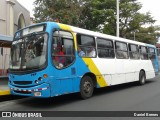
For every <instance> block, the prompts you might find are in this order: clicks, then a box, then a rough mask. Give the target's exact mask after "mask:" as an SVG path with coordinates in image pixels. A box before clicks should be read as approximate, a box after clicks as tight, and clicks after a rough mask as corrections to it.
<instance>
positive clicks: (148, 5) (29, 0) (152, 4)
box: [17, 0, 160, 25]
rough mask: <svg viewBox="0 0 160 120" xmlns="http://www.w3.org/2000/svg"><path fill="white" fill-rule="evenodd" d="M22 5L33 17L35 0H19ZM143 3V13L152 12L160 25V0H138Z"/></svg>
mask: <svg viewBox="0 0 160 120" xmlns="http://www.w3.org/2000/svg"><path fill="white" fill-rule="evenodd" d="M17 1H18V2H19V3H20V4H21V5H23V6H24V7H25V8H26V9H28V10H29V11H30V15H31V17H33V13H34V12H33V9H34V5H33V2H34V1H35V0H17ZM138 2H140V3H141V4H142V6H143V7H142V9H141V10H140V12H141V13H146V12H150V13H151V16H152V17H153V18H154V19H155V20H157V22H156V23H155V25H160V0H138Z"/></svg>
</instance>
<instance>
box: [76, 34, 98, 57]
mask: <svg viewBox="0 0 160 120" xmlns="http://www.w3.org/2000/svg"><path fill="white" fill-rule="evenodd" d="M77 43H78V55H79V56H80V57H91V58H92V57H96V47H95V46H96V45H95V38H94V37H93V36H87V35H81V34H77Z"/></svg>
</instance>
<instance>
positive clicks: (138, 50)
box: [128, 43, 140, 60]
mask: <svg viewBox="0 0 160 120" xmlns="http://www.w3.org/2000/svg"><path fill="white" fill-rule="evenodd" d="M130 45H135V46H137V54H138V58H131V57H130V52H132V51H130ZM128 52H129V58H130V59H131V60H140V49H139V45H137V44H133V43H128ZM132 53H136V52H132Z"/></svg>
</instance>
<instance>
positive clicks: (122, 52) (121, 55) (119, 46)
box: [115, 42, 128, 59]
mask: <svg viewBox="0 0 160 120" xmlns="http://www.w3.org/2000/svg"><path fill="white" fill-rule="evenodd" d="M115 47H116V57H117V58H118V59H128V48H127V43H123V42H115Z"/></svg>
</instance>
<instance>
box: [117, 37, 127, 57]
mask: <svg viewBox="0 0 160 120" xmlns="http://www.w3.org/2000/svg"><path fill="white" fill-rule="evenodd" d="M117 42H119V43H123V44H126V46H127V51H124V50H118V51H122V52H127V58H117V47H116V43H117ZM114 46H115V57H116V59H129V53H128V52H129V51H128V43H127V42H122V41H118V40H115V42H114Z"/></svg>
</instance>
